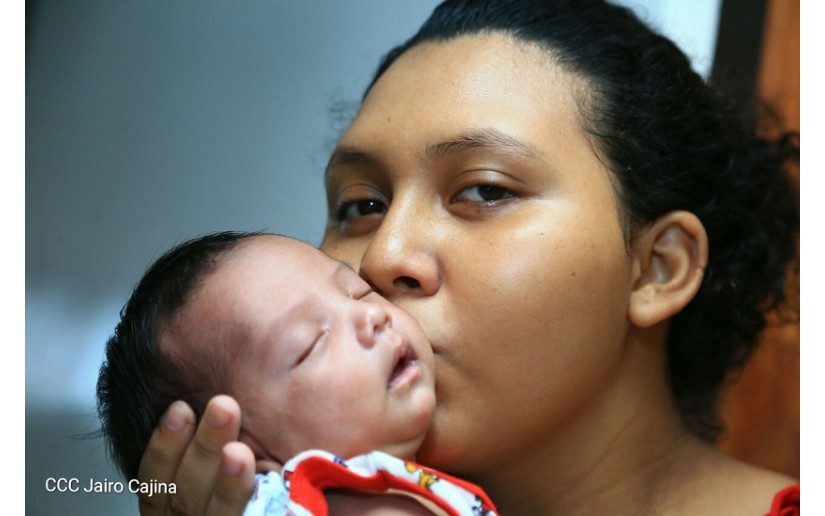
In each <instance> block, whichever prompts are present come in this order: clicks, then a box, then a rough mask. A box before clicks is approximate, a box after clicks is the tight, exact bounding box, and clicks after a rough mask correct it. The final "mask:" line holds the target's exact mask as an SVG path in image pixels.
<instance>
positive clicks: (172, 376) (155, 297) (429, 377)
mask: <svg viewBox="0 0 825 516" xmlns="http://www.w3.org/2000/svg"><path fill="white" fill-rule="evenodd" d="M433 374H434V373H433V355H432V350H431V348H430V345H429V343H428V342H427V340H426V338H425V337H424V334H423V332H422V330H421V328H420V327H419V325H418V324H417V323H416V321H415V320H414V319H412V317H410V316H409V315H408V314H407V313H406V312H403V311H402V310H400V309H399V308H397V307H395V306H394V305H392V304H391V303H389V302H388V301H386V300H385V299H383V298H382V297H380V296H379V295H378V294H376V293H375V292H373V291H372V289H371V288H370V287H369V285H368V284H367V283H366V282H364V280H363V279H361V278H360V277H359V276H358V275H357V274H356V273H355V272H354V271H353V270H352V269H351V268H350V267H348V266H347V265H344V264H342V263H341V262H337V261H335V260H332V259H330V258H328V257H327V256H325V255H324V254H323V253H321V252H320V251H318V250H317V249H315V248H313V247H312V246H310V245H308V244H306V243H303V242H300V241H298V240H294V239H291V238H288V237H282V236H276V235H267V234H258V233H217V234H212V235H207V236H205V237H201V238H198V239H195V240H192V241H189V242H186V243H184V244H182V245H180V246H178V247H176V248H175V249H173V250H171V251H169V252H168V253H166V254H165V255H164V256H162V257H161V258H160V259H159V260H158V261H156V262H155V264H154V265H152V267H150V269H149V270H148V271H147V273H146V274H145V275H144V277H143V279H142V280H141V282H140V283H139V284H138V286H137V287H136V288H135V291H134V292H133V294H132V296H131V298H130V300H129V302H128V303H127V305H126V306H125V307H124V309H123V311H122V312H121V321H120V323H119V324H118V326H117V328H116V331H115V334H114V336H113V337H112V338H111V339H110V340H109V342H108V343H107V346H106V362H105V363H104V365H103V367H102V368H101V372H100V378H99V380H98V411H99V413H100V417H101V421H102V424H103V432H104V434H105V435H106V437H107V438H108V440H109V446H110V449H111V452H112V455H113V457H114V459H115V460H116V462H117V463H118V466H119V467H120V468H121V470H122V471H123V472H124V474H126V475H127V476H130V477H134V476H136V475H137V470H138V466H139V464H140V459H141V457H142V454H143V450H144V449H145V447H146V444H147V443H148V441H149V436H150V435H151V433H152V430H153V429H154V427H155V425H156V423H157V420H158V419H159V418H160V416H161V415H162V413H163V411H164V410H165V409H166V407H167V406H168V405H169V403H171V402H172V401H174V400H176V399H184V400H186V401H188V402H189V403H190V404H191V405H192V406H193V408H194V409H195V411H196V413H197V414H198V415H199V416H200V414H202V411H203V409H204V408H205V405H206V402H207V401H208V400H209V399H210V398H211V397H212V396H214V395H216V394H220V393H225V394H229V395H231V396H233V397H235V399H237V400H238V402H239V404H240V406H241V409H242V411H243V420H242V431H241V433H242V435H241V440H242V441H244V442H246V443H247V444H249V445H250V447H251V448H252V449H253V451H254V452H255V454H256V456H257V457H258V459H259V460H262V461H266V460H269V459H276V460H278V461H284V460H286V459H288V458H289V457H291V456H292V455H294V454H295V453H298V452H300V451H303V450H305V449H309V448H322V449H325V450H328V451H330V452H332V453H335V454H337V455H340V456H344V457H348V456H352V455H356V454H359V453H364V452H367V451H371V450H382V451H385V452H387V453H391V454H393V455H397V456H401V457H405V458H409V457H411V456H412V455H413V454H414V452H415V450H416V449H417V448H418V445H419V444H420V443H421V440H422V439H423V437H424V434H425V432H426V429H427V427H428V426H429V423H430V421H431V419H432V414H433V411H434V408H435V391H434V376H433Z"/></svg>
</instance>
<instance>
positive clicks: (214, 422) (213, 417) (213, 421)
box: [206, 407, 230, 428]
mask: <svg viewBox="0 0 825 516" xmlns="http://www.w3.org/2000/svg"><path fill="white" fill-rule="evenodd" d="M229 417H230V416H229V413H227V412H226V411H225V410H215V408H214V407H213V408H212V410H207V414H206V421H207V422H209V426H211V427H212V428H221V427H223V426H226V424H227V423H229Z"/></svg>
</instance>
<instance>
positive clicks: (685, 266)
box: [628, 211, 708, 328]
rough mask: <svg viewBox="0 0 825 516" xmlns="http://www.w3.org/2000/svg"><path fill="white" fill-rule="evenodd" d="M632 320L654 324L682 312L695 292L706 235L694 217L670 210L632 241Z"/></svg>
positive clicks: (643, 325) (705, 254)
mask: <svg viewBox="0 0 825 516" xmlns="http://www.w3.org/2000/svg"><path fill="white" fill-rule="evenodd" d="M632 252H633V280H634V282H633V291H632V293H631V296H630V303H629V306H628V318H629V320H630V322H631V323H632V324H633V325H634V326H637V327H639V328H649V327H651V326H654V325H656V324H658V323H660V322H662V321H664V320H666V319H668V318H670V317H672V316H673V315H675V314H676V313H678V312H679V311H681V310H682V309H683V308H684V307H685V306H686V305H687V304H688V303H689V302H690V301H691V300H692V299H693V298H694V296H695V295H696V292H698V291H699V287H701V286H702V279H703V278H704V273H705V267H706V266H707V262H708V236H707V233H706V232H705V227H704V226H703V225H702V223H701V221H699V219H698V217H696V215H694V214H693V213H690V212H688V211H672V212H669V213H666V214H665V215H662V216H661V217H659V218H658V219H656V220H655V221H653V222H651V223H650V224H648V225H647V226H645V227H644V228H642V230H641V231H640V232H639V233H638V234H637V235H636V237H635V238H634V241H633V251H632Z"/></svg>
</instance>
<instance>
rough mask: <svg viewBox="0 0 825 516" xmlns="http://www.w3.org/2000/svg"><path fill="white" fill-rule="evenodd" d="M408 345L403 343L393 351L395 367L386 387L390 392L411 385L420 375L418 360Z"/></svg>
mask: <svg viewBox="0 0 825 516" xmlns="http://www.w3.org/2000/svg"><path fill="white" fill-rule="evenodd" d="M417 358H418V357H417V356H416V354H415V350H413V348H412V346H410V344H409V343H404V344H402V345H401V346H399V347H398V348H397V349H396V350H395V366H394V367H393V369H392V372H391V373H390V380H389V384H388V387H389V388H390V390H392V389H396V388H398V387H401V386H402V385H406V384H408V383H411V382H412V381H414V380H415V379H416V378H418V375H419V373H420V370H419V367H418V360H417Z"/></svg>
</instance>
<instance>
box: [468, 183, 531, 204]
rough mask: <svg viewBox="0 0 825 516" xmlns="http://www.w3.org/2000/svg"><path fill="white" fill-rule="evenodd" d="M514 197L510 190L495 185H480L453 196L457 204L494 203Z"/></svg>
mask: <svg viewBox="0 0 825 516" xmlns="http://www.w3.org/2000/svg"><path fill="white" fill-rule="evenodd" d="M513 197H516V195H515V194H514V193H513V192H511V191H510V190H508V189H506V188H504V187H502V186H498V185H495V184H481V185H473V186H470V187H467V188H465V189H463V190H461V191H460V192H458V194H457V195H456V196H455V198H454V199H455V201H458V202H461V201H463V202H483V203H494V202H497V201H503V200H506V199H512V198H513Z"/></svg>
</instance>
